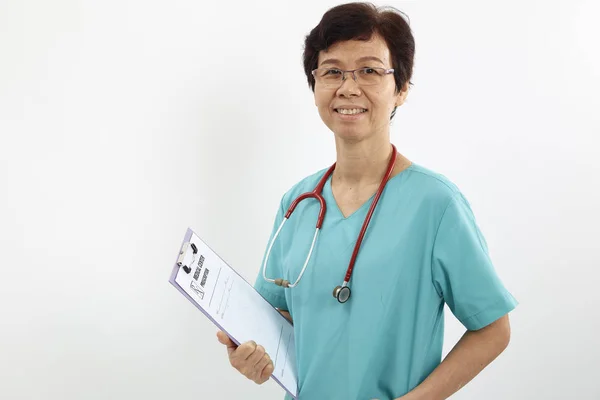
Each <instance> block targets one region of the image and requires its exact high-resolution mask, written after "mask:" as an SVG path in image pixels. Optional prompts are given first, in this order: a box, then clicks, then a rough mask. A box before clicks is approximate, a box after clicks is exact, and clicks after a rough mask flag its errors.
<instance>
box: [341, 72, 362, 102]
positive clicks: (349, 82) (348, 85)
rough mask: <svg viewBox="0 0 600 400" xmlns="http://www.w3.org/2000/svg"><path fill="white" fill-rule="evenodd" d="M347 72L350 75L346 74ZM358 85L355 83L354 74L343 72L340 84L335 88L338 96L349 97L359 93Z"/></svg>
mask: <svg viewBox="0 0 600 400" xmlns="http://www.w3.org/2000/svg"><path fill="white" fill-rule="evenodd" d="M348 74H349V75H350V76H348ZM361 93H362V92H361V90H360V86H359V85H358V83H356V76H355V75H354V73H353V72H349V71H348V72H345V73H344V78H343V79H342V84H341V85H340V87H339V88H338V90H337V94H338V96H344V97H350V96H360V95H361Z"/></svg>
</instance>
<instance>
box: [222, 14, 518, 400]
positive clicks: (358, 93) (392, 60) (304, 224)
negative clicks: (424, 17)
mask: <svg viewBox="0 0 600 400" xmlns="http://www.w3.org/2000/svg"><path fill="white" fill-rule="evenodd" d="M413 57H414V40H413V37H412V34H411V31H410V28H409V26H408V24H407V23H406V21H405V20H404V19H403V18H402V16H401V15H400V14H399V13H397V12H396V11H395V10H393V9H387V10H386V9H383V10H380V9H377V8H375V7H374V6H372V5H370V4H363V3H360V4H359V3H353V4H347V5H341V6H338V7H335V8H333V9H331V10H329V11H328V12H327V13H326V14H325V15H324V16H323V18H322V20H321V21H320V23H319V25H318V26H317V27H315V28H314V29H313V30H312V31H311V33H310V34H309V35H308V36H307V37H306V41H305V51H304V67H305V72H306V76H307V79H308V82H309V85H310V87H311V89H312V90H313V91H314V96H315V104H316V106H317V108H318V111H319V114H320V116H321V118H322V120H323V122H324V123H325V124H326V125H327V127H328V128H329V129H330V130H331V131H332V132H333V134H334V139H335V144H336V152H337V159H336V163H335V166H334V169H333V172H332V173H331V175H330V176H327V175H326V172H327V170H328V169H323V170H321V171H318V172H317V173H315V174H313V175H311V176H308V177H306V178H305V179H303V180H302V181H300V182H298V183H297V184H296V185H294V186H293V187H292V188H291V189H290V190H289V191H288V192H287V193H285V194H284V196H283V198H282V200H281V207H280V208H279V212H278V213H277V217H276V220H275V225H274V229H273V234H272V235H271V241H270V243H271V242H273V239H274V238H275V239H276V240H275V241H274V242H273V243H274V244H273V246H272V248H269V249H268V250H270V251H267V252H266V253H265V258H264V259H263V263H264V265H263V267H264V269H263V270H261V272H260V273H259V275H258V278H257V280H256V284H255V287H256V289H257V290H258V291H259V292H260V293H261V294H262V295H263V296H264V297H265V298H266V299H267V300H268V301H269V302H270V303H271V304H272V305H273V306H274V307H276V308H278V309H279V310H281V312H282V313H283V314H284V315H285V316H286V317H288V318H289V319H290V320H291V321H292V322H293V324H294V332H295V340H296V350H297V357H296V358H297V363H298V365H297V370H298V386H299V387H298V390H299V398H300V399H327V400H333V399H372V398H378V399H397V398H401V399H404V400H409V399H445V398H447V397H449V396H450V395H451V394H452V393H454V392H455V391H457V390H458V389H459V388H460V387H462V386H463V385H465V384H466V383H467V382H468V381H470V380H471V379H472V378H473V377H474V376H475V375H477V374H478V373H479V372H480V371H481V369H483V368H484V367H485V366H486V365H487V364H489V363H490V362H491V361H492V360H493V359H494V358H495V357H497V356H498V355H499V354H500V353H501V352H502V351H503V350H504V349H505V347H506V346H507V345H508V341H509V336H510V328H509V322H508V315H507V314H508V312H510V311H511V310H512V309H513V308H514V307H515V306H516V304H517V302H516V300H515V299H514V298H513V297H512V296H511V294H510V293H509V292H508V291H507V290H506V289H505V288H504V286H503V285H502V283H501V281H500V279H499V278H498V276H497V275H496V273H495V271H494V267H493V265H492V263H491V261H490V258H489V256H488V252H487V247H486V242H485V239H484V238H483V236H482V234H481V232H480V230H479V229H478V227H477V225H476V223H475V219H474V216H473V214H472V212H471V209H470V207H469V204H468V202H467V200H466V199H465V198H464V197H463V195H462V194H461V192H460V191H459V189H458V188H457V187H456V186H455V185H454V184H453V183H452V182H450V181H449V180H448V179H446V178H445V177H443V176H442V175H439V174H437V173H435V172H432V171H430V170H428V169H426V168H424V167H422V166H419V165H416V164H415V163H412V162H411V161H410V160H409V159H408V158H406V157H405V156H404V155H402V154H400V153H399V152H397V151H396V149H395V147H394V146H393V145H392V144H391V143H390V134H389V125H390V120H391V119H392V118H393V117H394V113H395V111H396V108H397V107H399V106H401V105H402V104H403V102H404V101H405V99H406V96H407V93H408V88H409V82H410V78H411V74H412V67H413ZM321 179H324V182H325V183H324V186H323V189H322V194H323V198H324V199H325V204H326V206H327V208H326V210H327V212H326V216H325V219H324V221H323V226H322V229H321V230H320V231H319V234H318V237H317V239H316V241H315V245H314V248H312V251H311V247H312V243H313V239H314V237H315V235H314V234H315V222H316V219H317V215H318V214H319V202H318V201H316V200H315V199H307V200H304V201H302V202H300V203H299V204H298V205H297V207H296V209H295V210H294V212H293V214H292V215H291V216H290V217H289V220H287V222H286V223H285V227H284V228H283V229H281V231H280V233H279V234H278V235H275V232H276V231H277V230H278V228H279V227H280V225H281V222H282V221H283V217H284V215H285V213H286V211H287V210H288V208H289V207H290V204H291V203H292V201H293V200H294V199H296V198H297V197H298V196H299V195H301V194H302V193H305V192H309V191H312V190H313V189H314V188H315V186H316V185H317V184H318V182H319V181H320V180H321ZM380 187H382V188H383V192H382V193H381V194H377V192H378V189H379V188H380ZM377 200H378V201H377ZM373 203H376V204H375V208H374V210H373V213H372V216H371V219H370V222H369V223H368V229H367V231H366V234H365V235H364V236H363V237H362V242H361V243H360V246H359V247H357V246H356V243H357V242H360V239H357V238H358V237H359V232H360V231H361V228H362V227H363V224H364V221H365V219H366V217H367V215H368V214H369V212H370V208H371V206H372V205H373ZM309 253H310V258H309V261H308V263H306V266H305V260H306V258H307V254H309ZM267 255H268V257H267ZM353 255H354V256H355V257H353ZM353 258H354V260H355V263H354V269H353V271H352V274H351V279H345V278H344V276H345V275H346V272H347V269H348V267H349V263H350V264H352V262H351V260H352V259H353ZM276 278H280V279H276ZM342 281H343V283H342ZM346 286H348V287H349V288H350V289H351V291H350V290H348V289H341V288H342V287H344V288H345V287H346ZM336 287H337V289H336V290H334V288H336ZM349 295H350V297H349V298H348V296H349ZM444 304H448V306H449V308H450V309H451V310H452V312H453V313H454V315H455V316H456V317H457V318H458V319H459V320H460V322H461V323H462V324H463V325H464V326H465V328H466V329H467V332H466V333H465V335H464V336H463V337H462V339H461V340H460V341H459V342H458V343H457V345H456V346H455V347H454V349H453V350H452V352H451V353H450V354H449V355H448V356H447V357H446V358H445V359H444V360H443V362H441V355H442V344H443V334H444V316H443V309H444ZM218 337H219V340H220V341H221V342H222V343H223V344H225V345H226V346H227V347H228V351H229V357H230V361H231V364H232V365H233V366H234V367H235V368H237V369H238V370H239V371H240V372H242V373H243V374H244V375H245V376H247V377H248V378H249V379H252V380H253V381H255V382H257V383H262V382H265V381H266V380H267V379H268V378H269V376H270V374H271V373H272V372H273V366H272V362H271V361H270V358H269V356H268V355H266V354H265V352H264V348H262V346H260V344H258V345H257V344H256V343H254V342H249V343H244V344H242V345H241V346H239V347H236V346H235V345H234V344H233V343H232V342H231V341H230V340H229V338H227V336H226V335H225V334H224V333H223V332H219V333H218Z"/></svg>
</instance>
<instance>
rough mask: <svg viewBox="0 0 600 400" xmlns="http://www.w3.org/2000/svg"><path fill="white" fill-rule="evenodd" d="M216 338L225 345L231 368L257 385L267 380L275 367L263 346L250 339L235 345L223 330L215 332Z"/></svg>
mask: <svg viewBox="0 0 600 400" xmlns="http://www.w3.org/2000/svg"><path fill="white" fill-rule="evenodd" d="M217 338H218V339H219V342H221V343H223V344H224V345H225V346H227V353H228V354H229V362H230V363H231V366H232V367H233V368H235V369H237V370H238V371H239V372H240V373H241V374H242V375H244V376H245V377H246V378H248V379H250V380H251V381H253V382H255V383H257V384H259V385H261V384H263V383H265V382H266V381H268V380H269V377H270V376H271V374H272V373H273V371H274V370H275V367H274V366H273V361H271V357H269V355H268V354H267V353H266V352H265V348H264V347H262V346H261V345H257V344H256V342H254V341H252V340H251V341H249V342H246V343H243V344H241V345H239V346H237V345H236V344H235V343H233V341H232V340H231V339H230V338H229V336H227V334H226V333H225V332H223V331H219V332H217Z"/></svg>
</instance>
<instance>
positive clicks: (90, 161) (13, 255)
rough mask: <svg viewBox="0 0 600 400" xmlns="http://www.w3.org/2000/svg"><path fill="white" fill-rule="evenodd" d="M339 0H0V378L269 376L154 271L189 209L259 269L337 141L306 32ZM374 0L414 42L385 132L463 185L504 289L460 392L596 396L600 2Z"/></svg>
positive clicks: (135, 383) (60, 384)
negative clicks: (236, 362)
mask: <svg viewBox="0 0 600 400" xmlns="http://www.w3.org/2000/svg"><path fill="white" fill-rule="evenodd" d="M336 4H338V3H336V2H332V1H323V0H319V1H303V2H282V1H268V2H267V1H263V2H242V1H239V2H203V1H183V0H177V1H174V0H170V1H168V2H167V1H162V2H160V1H139V0H138V1H134V0H119V1H97V2H94V1H81V0H79V1H78V0H72V1H52V2H49V1H19V0H8V1H7V0H2V1H0V246H1V247H0V250H1V251H0V271H1V276H0V398H2V399H11V400H16V399H52V400H55V399H56V400H59V399H60V400H72V399H94V400H95V399H102V400H105V399H144V400H154V399H181V400H184V399H195V400H196V399H200V398H223V399H234V398H244V399H280V398H281V397H282V396H283V391H282V390H281V389H280V387H279V386H277V385H276V384H275V383H273V382H269V383H267V384H265V385H264V386H257V385H255V384H253V383H252V382H250V381H247V380H246V379H245V378H244V377H242V376H241V375H239V374H237V372H236V371H235V370H233V368H231V367H230V365H229V363H228V360H227V358H226V351H225V349H224V348H223V347H222V346H221V345H220V344H219V343H218V342H217V340H216V337H215V332H216V329H215V327H214V326H213V325H212V324H211V323H210V322H209V321H208V320H207V319H206V318H204V317H203V316H202V315H201V313H200V312H199V311H198V310H196V309H195V308H194V307H193V306H192V305H191V304H189V303H188V301H187V300H186V299H185V298H184V297H183V296H182V295H181V294H179V293H178V292H177V291H176V290H175V289H174V288H173V287H172V286H171V285H170V284H169V283H168V277H169V274H170V271H171V268H172V265H173V262H174V260H175V258H176V255H177V254H176V253H177V250H178V248H179V245H180V244H181V240H182V239H183V235H184V233H185V231H186V229H187V227H188V226H189V227H192V228H193V229H195V230H196V231H197V232H198V233H199V234H200V235H201V236H202V237H203V239H204V240H206V241H207V242H208V243H209V244H210V245H211V247H212V248H213V249H215V250H216V251H217V252H218V253H219V254H220V255H221V256H222V257H223V258H224V259H225V260H226V261H227V262H228V263H229V264H230V265H232V266H233V267H234V268H236V269H237V270H238V271H240V273H241V274H242V275H243V276H244V277H246V278H247V279H248V280H249V281H253V280H254V277H255V275H256V274H257V273H258V270H259V264H260V260H261V257H262V254H263V251H264V249H265V245H266V241H267V238H268V235H269V233H270V230H271V224H272V221H273V217H274V215H275V211H276V208H277V206H278V203H279V200H280V197H281V195H282V194H283V192H284V191H285V190H287V189H288V188H289V187H290V186H291V185H293V184H294V183H295V182H297V181H298V180H299V179H301V178H302V177H304V176H306V175H308V174H310V173H313V172H315V171H316V170H317V169H320V168H324V167H326V166H328V165H329V164H330V163H331V162H333V160H334V158H335V152H334V147H333V137H332V134H331V132H330V131H329V130H328V129H327V128H326V127H325V125H324V124H323V123H322V122H321V120H320V118H319V115H318V113H317V109H316V107H315V106H314V102H313V97H312V93H311V91H310V90H309V89H308V86H307V83H306V78H305V76H304V73H303V70H302V60H301V54H302V46H303V39H304V36H305V35H306V34H307V33H308V32H309V31H310V29H312V28H313V27H314V26H315V25H316V24H317V23H318V22H319V20H320V18H321V16H322V14H323V13H324V12H325V11H326V10H327V9H328V8H329V7H330V6H333V5H336ZM377 4H378V5H382V4H389V5H394V6H396V7H398V8H399V9H401V10H403V11H405V12H406V13H407V14H408V15H409V17H410V19H411V26H412V28H413V31H414V35H415V39H416V44H417V53H416V62H415V73H414V78H413V82H414V87H413V89H412V91H411V93H410V95H409V98H408V101H407V103H406V104H405V105H404V106H403V107H401V108H400V109H399V110H398V114H397V116H396V119H395V121H394V123H393V125H392V128H391V129H392V140H393V142H394V143H395V144H396V145H397V146H398V148H399V150H400V151H401V152H402V153H403V154H405V155H406V156H407V157H409V158H410V159H411V160H412V161H414V162H417V163H419V164H421V165H424V166H426V167H428V168H431V169H433V170H435V171H438V172H441V173H443V174H444V175H446V176H447V177H448V178H450V179H451V180H452V181H454V182H455V183H456V184H458V186H459V187H460V188H461V190H462V191H463V192H464V193H465V195H466V196H467V198H468V199H469V200H470V202H471V204H472V206H473V209H474V212H475V214H476V217H477V219H478V222H479V224H480V227H481V228H482V230H483V232H484V235H485V236H486V238H487V241H488V244H489V247H490V251H491V255H492V258H493V260H494V262H495V265H496V268H497V270H498V272H499V274H500V276H501V278H502V279H503V281H504V282H505V284H506V286H507V287H508V288H509V290H510V291H511V292H512V293H513V294H514V296H515V297H516V298H517V299H518V300H519V302H520V305H519V306H518V308H517V309H516V310H515V311H514V312H513V313H512V314H511V321H512V341H511V344H510V346H509V347H508V349H507V350H506V351H505V352H504V353H503V354H502V355H501V356H500V357H499V358H498V359H497V360H496V361H495V362H494V363H493V364H491V365H490V366H489V367H488V368H487V369H486V370H484V371H483V372H482V373H481V374H480V375H479V376H478V377H477V378H476V379H475V380H474V381H472V382H471V383H470V384H469V385H467V386H466V387H465V388H463V389H462V390H461V391H460V392H459V393H458V394H457V395H455V396H453V398H455V399H487V400H495V399H498V400H500V399H527V400H529V399H566V398H569V399H575V398H576V399H578V400H586V399H590V400H591V399H600V382H599V380H598V376H599V375H598V374H599V372H598V371H599V367H598V364H597V360H598V359H599V358H600V344H599V342H598V332H599V331H600V318H599V317H600V312H599V311H598V308H599V306H600V291H599V290H598V285H599V282H598V280H599V278H600V274H599V273H598V270H599V268H600V255H599V252H598V243H597V241H598V237H599V235H598V225H599V224H600V216H599V212H598V205H599V204H600V179H599V178H598V174H599V173H600V167H599V166H598V161H597V158H596V157H597V153H598V149H599V145H600V140H599V139H598V135H599V134H600V113H599V112H598V108H599V107H598V106H599V105H600V104H599V101H598V98H597V94H598V90H599V89H600V55H599V50H598V48H599V47H598V38H599V37H600V28H599V27H598V25H597V16H598V15H599V13H600V6H599V5H598V3H597V2H593V1H592V0H590V1H570V2H565V1H562V2H558V1H556V2H551V1H519V2H517V1H514V2H476V1H469V2H460V4H457V3H456V2H442V1H439V2H435V3H432V2H427V3H421V2H416V1H407V2H401V1H390V2H388V3H377ZM447 321H448V325H447V331H446V344H445V352H447V351H449V349H450V348H451V347H452V345H453V344H454V343H455V342H456V341H457V340H458V339H459V338H460V336H461V335H462V333H463V328H462V326H461V325H460V324H458V323H457V322H456V320H455V319H454V317H453V316H452V315H451V314H450V313H448V314H447ZM207 393H212V394H210V395H207ZM207 396H208V397H207Z"/></svg>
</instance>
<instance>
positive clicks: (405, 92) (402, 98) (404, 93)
mask: <svg viewBox="0 0 600 400" xmlns="http://www.w3.org/2000/svg"><path fill="white" fill-rule="evenodd" d="M408 87H409V85H408V82H406V83H405V84H404V87H403V88H402V90H401V91H400V92H399V93H398V94H397V95H396V104H395V106H396V107H400V106H401V105H402V104H404V101H405V100H406V97H407V96H408Z"/></svg>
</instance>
